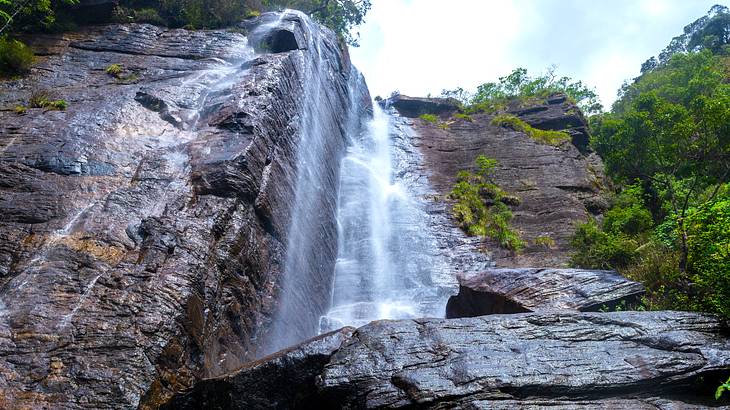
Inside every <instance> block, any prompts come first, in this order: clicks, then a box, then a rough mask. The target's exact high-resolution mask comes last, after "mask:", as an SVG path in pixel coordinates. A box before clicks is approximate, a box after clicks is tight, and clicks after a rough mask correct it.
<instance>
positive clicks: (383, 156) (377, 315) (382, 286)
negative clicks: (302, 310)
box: [320, 105, 453, 332]
mask: <svg viewBox="0 0 730 410" xmlns="http://www.w3.org/2000/svg"><path fill="white" fill-rule="evenodd" d="M408 128H409V127H408V126H407V124H404V123H403V119H401V118H398V117H394V116H392V115H391V114H389V113H386V112H384V111H383V109H381V108H380V107H378V106H377V105H376V106H375V109H374V115H373V118H372V120H371V121H370V123H369V124H368V127H367V129H366V130H365V132H363V133H362V134H361V135H359V136H356V138H353V139H352V141H351V144H350V146H349V148H348V151H347V155H346V156H345V158H344V159H343V160H342V166H341V174H340V175H341V176H340V192H339V200H338V204H339V205H338V215H337V219H338V231H339V243H338V255H337V262H336V265H335V280H334V285H333V290H332V302H331V308H330V310H329V312H328V313H327V314H326V315H325V316H323V317H322V318H321V321H320V331H321V332H324V331H329V330H333V329H337V328H340V327H343V326H347V325H350V326H362V325H364V324H366V323H368V322H371V321H373V320H378V319H404V318H413V317H442V316H443V314H444V307H445V304H446V298H447V297H448V295H449V293H450V292H452V291H453V279H452V278H450V276H449V275H448V273H447V272H448V265H447V262H446V261H445V260H444V258H443V257H440V256H439V255H437V254H436V252H435V249H436V248H437V244H436V241H435V238H434V237H433V235H432V234H431V232H430V230H431V229H432V225H431V224H430V223H429V220H430V218H429V215H428V214H427V213H426V212H425V211H424V209H422V206H421V201H423V200H424V198H426V197H427V196H428V193H429V192H427V191H428V184H427V183H426V182H424V181H418V180H417V179H418V177H417V176H415V175H416V174H417V170H416V169H414V166H415V165H416V164H418V163H419V158H418V155H417V150H415V149H414V147H413V146H412V145H411V139H410V135H409V134H408V133H407V132H406V131H405V130H407V129H408Z"/></svg>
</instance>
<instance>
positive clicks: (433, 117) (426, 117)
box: [418, 114, 439, 124]
mask: <svg viewBox="0 0 730 410" xmlns="http://www.w3.org/2000/svg"><path fill="white" fill-rule="evenodd" d="M418 118H420V119H422V120H424V121H426V122H430V123H431V124H438V122H439V117H437V116H436V115H434V114H422V115H421V116H420V117H418Z"/></svg>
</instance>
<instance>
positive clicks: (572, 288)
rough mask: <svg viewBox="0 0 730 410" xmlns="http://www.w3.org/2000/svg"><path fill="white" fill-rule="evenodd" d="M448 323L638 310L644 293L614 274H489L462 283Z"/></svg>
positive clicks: (452, 301)
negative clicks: (522, 315)
mask: <svg viewBox="0 0 730 410" xmlns="http://www.w3.org/2000/svg"><path fill="white" fill-rule="evenodd" d="M459 285H460V286H459V294H458V295H456V296H452V297H451V298H450V299H449V303H448V304H447V305H446V317H447V318H458V317H474V316H482V315H492V314H498V313H520V312H539V311H550V310H563V311H571V310H573V311H582V312H591V311H598V310H599V309H607V310H613V309H615V308H617V307H619V308H622V309H623V310H625V309H626V308H627V307H631V306H634V305H635V304H636V303H637V302H639V299H640V297H641V295H642V294H643V293H644V287H643V286H642V285H641V284H640V283H636V282H632V281H630V280H627V279H626V278H624V277H623V276H621V275H619V274H617V273H616V272H615V271H595V270H583V269H527V268H523V269H489V270H486V271H484V272H480V273H478V274H473V275H461V276H460V277H459Z"/></svg>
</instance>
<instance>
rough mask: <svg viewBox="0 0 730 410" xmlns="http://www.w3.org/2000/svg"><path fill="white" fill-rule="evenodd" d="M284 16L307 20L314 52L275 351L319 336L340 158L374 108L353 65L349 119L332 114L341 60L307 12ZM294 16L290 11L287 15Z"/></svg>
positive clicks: (272, 342)
mask: <svg viewBox="0 0 730 410" xmlns="http://www.w3.org/2000/svg"><path fill="white" fill-rule="evenodd" d="M284 16H285V17H284V18H283V20H280V21H279V22H278V23H277V24H279V25H282V24H284V25H286V24H287V21H288V19H291V18H292V17H296V18H297V19H298V21H300V22H301V24H303V27H302V29H303V35H304V41H306V42H307V43H306V48H307V49H308V50H309V51H310V52H313V54H314V55H315V56H316V58H314V59H312V60H309V61H307V63H306V64H305V65H304V68H305V70H306V72H305V73H304V75H303V78H305V79H307V82H306V83H305V84H304V90H303V91H304V92H303V96H302V97H303V99H304V103H303V104H302V107H303V109H302V111H301V113H300V117H299V124H298V127H299V130H298V133H299V135H300V137H299V144H298V147H297V148H298V153H297V165H296V167H297V169H298V171H299V172H298V175H297V180H296V185H295V187H296V192H295V198H294V204H293V210H292V216H291V221H290V224H289V228H288V230H287V253H286V260H285V263H284V272H283V277H282V279H281V288H282V289H281V294H280V296H279V307H278V310H277V312H276V314H275V317H274V320H273V325H272V329H271V331H270V334H269V337H268V341H267V342H266V343H265V346H264V348H263V351H264V352H265V353H270V352H273V351H276V350H280V349H282V348H285V347H288V346H291V345H293V344H296V343H298V342H300V341H301V340H304V339H306V338H309V337H311V336H314V335H316V334H317V332H318V323H319V318H320V316H321V315H322V314H324V312H325V311H326V309H327V308H328V306H329V295H330V292H331V283H332V273H333V271H334V264H335V258H336V253H337V239H336V238H337V225H336V210H337V191H338V189H337V187H338V182H339V167H338V164H339V161H340V159H341V157H342V155H343V152H344V148H345V143H346V136H348V135H352V134H354V133H357V132H358V130H359V129H360V127H361V125H360V123H361V119H362V118H363V117H364V116H365V113H366V112H367V111H368V110H369V109H370V102H369V98H370V97H369V94H368V90H367V86H366V85H365V81H364V79H363V77H362V75H361V74H360V73H359V72H358V71H357V70H356V69H355V68H354V67H352V66H350V67H349V71H350V75H349V81H348V83H347V89H346V90H340V91H341V92H344V93H346V95H347V98H348V100H349V103H348V104H347V106H346V107H342V108H345V113H346V114H347V115H346V116H345V118H344V121H342V120H339V121H338V119H337V118H334V117H333V116H332V115H331V114H332V112H333V107H332V106H331V104H332V103H333V101H332V97H331V88H332V86H333V85H335V84H336V83H335V82H333V79H334V76H335V75H337V72H338V71H340V70H342V68H343V67H342V66H341V64H342V62H339V61H332V60H331V59H326V58H325V57H324V56H325V55H328V54H329V55H331V52H328V51H327V48H331V47H332V43H331V38H326V36H328V35H329V34H331V33H329V32H323V31H321V30H319V29H313V27H312V26H311V24H313V23H312V22H311V21H310V20H309V18H307V17H306V16H304V15H302V14H301V13H299V12H296V11H291V10H287V11H286V12H285V14H284ZM287 16H289V17H287ZM268 43H269V45H270V47H279V46H285V45H286V42H285V41H284V40H282V39H280V38H279V39H276V38H272V39H269V40H268Z"/></svg>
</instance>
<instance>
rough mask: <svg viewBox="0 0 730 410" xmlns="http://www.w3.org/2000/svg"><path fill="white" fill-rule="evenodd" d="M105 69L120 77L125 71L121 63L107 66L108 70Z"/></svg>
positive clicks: (110, 73)
mask: <svg viewBox="0 0 730 410" xmlns="http://www.w3.org/2000/svg"><path fill="white" fill-rule="evenodd" d="M104 71H106V73H107V74H109V75H110V76H112V77H116V78H119V76H120V75H122V72H123V71H124V69H123V68H122V66H121V65H119V64H112V65H110V66H109V67H107V68H106V70H104Z"/></svg>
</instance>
